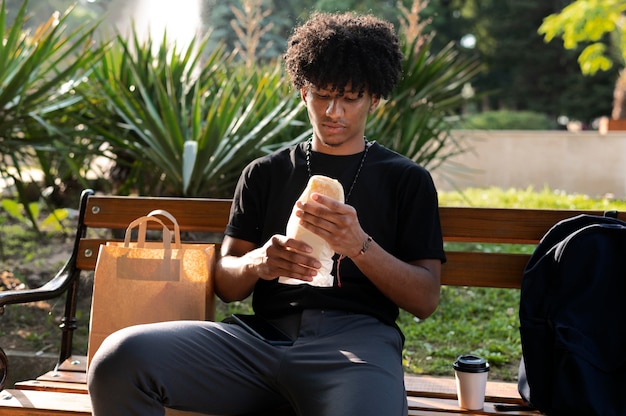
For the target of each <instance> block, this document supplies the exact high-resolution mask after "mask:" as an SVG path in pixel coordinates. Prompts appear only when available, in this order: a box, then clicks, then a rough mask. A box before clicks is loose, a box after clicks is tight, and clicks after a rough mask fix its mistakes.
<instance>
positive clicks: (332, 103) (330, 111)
mask: <svg viewBox="0 0 626 416" xmlns="http://www.w3.org/2000/svg"><path fill="white" fill-rule="evenodd" d="M342 112H343V108H342V107H341V103H340V100H339V99H338V98H333V99H332V100H329V101H328V106H327V107H326V115H327V116H329V117H333V116H335V117H336V116H338V115H340V114H341V113H342Z"/></svg>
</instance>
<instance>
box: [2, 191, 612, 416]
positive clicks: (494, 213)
mask: <svg viewBox="0 0 626 416" xmlns="http://www.w3.org/2000/svg"><path fill="white" fill-rule="evenodd" d="M230 205H231V201H230V200H217V199H182V198H148V197H111V196H97V195H94V194H93V192H91V191H85V192H83V195H82V197H81V203H80V209H79V220H78V228H77V234H76V241H75V247H74V251H73V253H72V256H71V258H70V259H69V261H68V262H67V264H66V265H65V266H64V267H63V269H62V270H61V271H60V272H59V273H58V274H57V275H56V276H55V277H54V278H52V279H51V280H50V281H49V282H48V283H47V284H45V285H44V286H43V287H41V288H38V289H32V290H19V291H6V292H0V308H4V306H5V305H9V304H16V303H26V302H33V301H38V300H46V299H52V298H56V297H59V296H61V295H63V294H65V295H66V309H65V315H64V318H63V320H62V324H61V337H62V342H61V350H60V356H59V361H58V364H57V366H56V368H55V369H54V370H52V371H50V372H48V373H46V374H44V375H42V376H41V377H39V378H37V379H36V380H25V381H23V382H19V383H17V384H16V385H15V386H12V388H11V389H9V390H5V391H3V392H1V393H0V414H2V415H31V416H33V415H37V416H38V415H90V414H91V411H90V409H91V408H90V403H89V397H88V394H87V390H86V385H85V381H86V376H85V361H86V359H85V357H83V356H75V355H73V352H72V334H73V331H74V329H75V328H76V327H77V320H76V300H77V299H76V297H77V293H78V284H79V278H78V277H79V274H80V273H81V271H87V270H94V268H95V264H96V257H97V253H98V248H99V246H100V244H103V243H105V242H106V241H107V240H113V239H114V238H113V237H110V236H109V237H106V238H98V237H93V232H92V230H98V231H102V229H107V230H123V229H125V228H126V226H127V225H128V224H129V223H130V222H131V221H132V220H134V219H135V218H137V217H140V216H142V215H145V214H147V213H148V212H150V211H151V210H153V209H156V208H160V209H165V210H167V211H169V212H170V213H172V214H173V215H174V216H175V217H176V218H177V220H178V222H179V224H180V227H181V231H182V232H196V233H197V232H201V233H218V235H220V236H221V233H222V232H223V230H224V228H225V226H226V223H227V220H228V215H229V210H230ZM440 212H441V220H442V228H443V234H444V240H445V241H446V242H480V243H511V244H536V243H537V242H538V241H539V239H540V238H541V237H542V236H543V235H544V233H545V232H546V231H547V230H548V229H549V228H550V227H551V226H552V225H553V224H555V223H556V222H558V221H560V220H562V219H564V218H568V217H572V216H575V215H577V214H580V213H583V211H569V210H538V209H499V208H461V207H441V209H440ZM584 212H585V213H590V214H596V215H601V214H602V212H599V211H584ZM622 218H623V217H622ZM99 234H100V235H102V233H101V232H100V233H99ZM447 256H448V262H447V263H446V264H445V265H444V267H443V275H442V283H443V284H444V285H454V286H482V287H495V288H511V289H519V288H520V283H521V277H522V271H523V269H524V266H525V264H526V262H527V260H528V257H529V256H528V255H523V254H505V253H483V252H470V251H448V252H447ZM208 318H212V316H209V317H208ZM405 383H406V389H407V398H408V403H409V414H410V415H431V414H432V415H434V414H450V415H451V414H462V413H467V412H466V411H463V410H462V409H460V408H459V407H458V404H457V400H456V387H455V381H454V378H452V377H431V376H413V375H406V377H405ZM498 404H505V405H508V406H509V409H508V410H509V411H507V412H501V411H499V410H497V409H496V405H498ZM521 405H523V402H522V400H521V398H520V396H519V394H518V392H517V384H516V383H510V382H498V381H489V382H488V385H487V393H486V403H485V408H484V410H483V411H481V412H478V413H480V414H507V415H531V414H539V413H538V412H532V411H528V410H524V409H515V408H516V407H517V406H521ZM470 413H471V412H470ZM474 413H476V412H474ZM167 414H168V415H174V414H177V415H184V414H188V413H185V412H175V411H174V412H169V411H168V413H167ZM273 414H277V413H273Z"/></svg>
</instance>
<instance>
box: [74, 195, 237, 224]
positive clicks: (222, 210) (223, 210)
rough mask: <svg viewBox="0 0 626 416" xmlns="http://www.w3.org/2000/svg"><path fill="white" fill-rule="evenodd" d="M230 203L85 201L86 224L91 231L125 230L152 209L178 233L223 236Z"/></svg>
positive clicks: (138, 199) (108, 198) (198, 200)
mask: <svg viewBox="0 0 626 416" xmlns="http://www.w3.org/2000/svg"><path fill="white" fill-rule="evenodd" d="M230 206H231V200H230V199H209V198H154V197H133V199H132V203H128V201H125V200H124V199H121V198H119V197H113V196H92V197H90V198H89V200H88V201H87V211H86V214H85V224H86V225H87V226H89V227H94V228H115V229H125V228H126V227H127V226H128V224H130V222H131V221H133V220H135V219H137V218H138V217H141V216H143V215H147V214H148V213H149V212H150V211H152V210H155V209H164V210H166V211H168V212H169V213H170V214H172V215H173V216H174V217H175V218H176V220H177V221H178V222H179V224H180V229H181V231H202V232H211V233H223V232H224V229H225V228H226V224H227V223H228V216H229V213H230Z"/></svg>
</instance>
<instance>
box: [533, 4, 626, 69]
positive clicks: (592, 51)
mask: <svg viewBox="0 0 626 416" xmlns="http://www.w3.org/2000/svg"><path fill="white" fill-rule="evenodd" d="M624 12H626V1H624V0H576V1H574V2H573V3H571V4H569V5H568V6H567V7H565V8H564V9H563V10H562V11H561V12H560V13H555V14H551V15H550V16H548V17H546V18H545V20H544V21H543V24H542V25H541V26H540V27H539V33H540V34H542V35H544V37H545V40H546V42H550V41H551V40H552V39H554V38H555V37H557V36H560V37H562V38H563V45H564V47H565V48H566V49H575V48H577V47H578V45H579V44H580V43H589V44H588V45H587V46H586V47H585V48H584V49H583V50H582V52H581V53H580V55H579V57H578V62H579V64H580V68H581V71H582V72H583V73H584V74H590V75H593V74H595V73H596V72H597V71H607V70H608V69H610V68H611V66H612V65H613V61H614V60H615V59H617V60H619V62H620V64H621V65H620V66H622V67H623V66H624V64H626V26H624V24H623V19H624ZM614 32H615V33H616V36H615V37H614V38H613V39H614V40H615V43H614V44H613V46H614V47H615V48H616V49H617V51H618V53H617V54H616V55H614V56H612V57H611V56H610V53H609V47H608V45H607V44H606V39H605V34H611V33H614Z"/></svg>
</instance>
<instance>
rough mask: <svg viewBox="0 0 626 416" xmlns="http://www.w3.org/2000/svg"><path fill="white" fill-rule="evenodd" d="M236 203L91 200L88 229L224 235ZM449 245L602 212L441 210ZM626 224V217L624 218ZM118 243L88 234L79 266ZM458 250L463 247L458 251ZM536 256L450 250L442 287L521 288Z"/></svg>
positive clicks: (506, 237) (511, 238)
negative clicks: (140, 227) (159, 221)
mask: <svg viewBox="0 0 626 416" xmlns="http://www.w3.org/2000/svg"><path fill="white" fill-rule="evenodd" d="M230 206H231V200H227V199H207V198H164V197H160V198H152V197H117V196H98V195H92V196H89V198H88V200H87V204H86V211H85V216H84V225H85V226H86V227H87V229H113V230H125V229H126V227H127V226H128V224H129V223H130V222H131V221H132V220H134V219H136V218H138V217H140V216H142V215H146V214H147V213H148V212H150V211H152V210H154V209H157V208H158V209H164V210H167V211H169V212H170V213H171V214H172V215H174V217H176V219H177V221H178V223H179V225H180V228H181V231H182V232H208V233H222V232H223V231H224V229H225V227H226V224H227V222H228V215H229V212H230ZM440 213H441V222H442V229H443V236H444V241H446V242H458V243H478V244H485V243H508V244H537V243H538V242H539V240H540V239H541V237H542V236H543V235H544V234H545V233H546V231H548V229H549V228H550V227H552V226H553V225H554V224H555V223H557V222H558V221H560V220H562V219H565V218H569V217H572V216H575V215H578V214H581V213H588V214H594V215H602V214H603V212H602V211H575V210H544V209H541V210H540V209H514V208H513V209H509V208H506V209H502V208H465V207H441V208H440ZM620 218H621V219H626V214H624V213H621V214H620ZM107 240H109V241H110V240H116V239H115V238H112V237H105V238H94V237H93V236H90V233H89V232H88V233H87V234H86V236H85V237H83V238H82V239H81V241H80V245H79V252H78V253H77V254H78V257H77V266H78V268H79V269H82V270H93V269H94V268H95V264H96V257H97V253H98V247H99V245H100V244H102V243H104V242H106V241H107ZM457 246H458V245H457ZM529 256H530V254H507V253H499V252H475V251H471V250H468V249H465V248H461V249H458V248H455V249H454V250H447V257H448V261H447V263H446V264H445V265H444V267H443V275H442V283H443V284H445V285H455V286H486V287H500V288H519V287H520V284H521V278H522V272H523V269H524V266H525V265H526V262H527V261H528V258H529Z"/></svg>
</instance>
